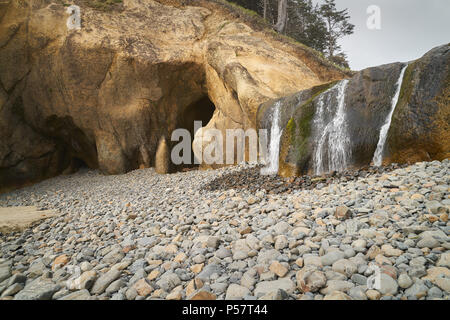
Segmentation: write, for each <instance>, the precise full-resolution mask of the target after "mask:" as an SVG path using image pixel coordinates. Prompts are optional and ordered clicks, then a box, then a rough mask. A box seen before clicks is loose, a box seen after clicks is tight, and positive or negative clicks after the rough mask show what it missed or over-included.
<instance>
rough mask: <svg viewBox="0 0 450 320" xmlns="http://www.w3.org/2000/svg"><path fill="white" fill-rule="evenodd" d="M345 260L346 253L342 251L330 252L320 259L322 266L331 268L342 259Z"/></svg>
mask: <svg viewBox="0 0 450 320" xmlns="http://www.w3.org/2000/svg"><path fill="white" fill-rule="evenodd" d="M344 258H345V253H344V252H342V251H340V250H334V251H331V252H328V253H327V254H325V255H323V256H322V257H320V260H321V261H322V265H324V266H331V265H333V263H335V262H336V261H338V260H340V259H344Z"/></svg>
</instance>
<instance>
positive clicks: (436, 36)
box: [314, 0, 450, 70]
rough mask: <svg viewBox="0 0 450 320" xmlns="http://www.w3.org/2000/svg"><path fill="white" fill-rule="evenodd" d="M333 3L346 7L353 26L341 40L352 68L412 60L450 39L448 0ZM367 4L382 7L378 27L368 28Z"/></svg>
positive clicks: (349, 1) (350, 0) (348, 0)
mask: <svg viewBox="0 0 450 320" xmlns="http://www.w3.org/2000/svg"><path fill="white" fill-rule="evenodd" d="M314 1H315V2H319V3H320V2H322V1H321V0H314ZM336 5H337V7H338V9H345V8H348V9H349V14H350V16H351V23H353V24H354V25H355V33H354V34H353V35H351V36H347V37H345V38H344V39H343V40H341V42H340V44H341V46H342V48H343V50H344V51H345V52H346V53H347V55H348V58H349V60H350V67H351V68H352V69H353V70H361V69H364V68H367V67H371V66H376V65H381V64H386V63H391V62H397V61H401V62H406V61H410V60H414V59H417V58H419V57H421V56H422V55H424V54H425V53H426V52H427V51H429V50H430V49H432V48H434V47H436V46H438V45H442V44H445V43H449V42H450V0H336ZM370 5H377V6H378V7H379V8H380V9H381V30H370V29H369V28H368V27H367V20H368V18H369V16H370V15H369V14H368V13H367V8H368V7H369V6H370Z"/></svg>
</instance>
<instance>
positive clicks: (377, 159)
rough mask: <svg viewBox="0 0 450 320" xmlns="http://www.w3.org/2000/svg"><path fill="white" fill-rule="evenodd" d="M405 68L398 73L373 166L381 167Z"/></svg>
mask: <svg viewBox="0 0 450 320" xmlns="http://www.w3.org/2000/svg"><path fill="white" fill-rule="evenodd" d="M407 67H408V65H406V66H405V67H403V69H402V72H401V73H400V77H399V79H398V81H397V84H396V85H397V89H396V91H395V95H394V97H393V98H392V103H391V110H390V111H389V114H388V116H387V118H386V121H385V122H384V124H383V126H382V127H381V130H380V138H379V140H378V145H377V149H376V150H375V154H374V156H373V160H372V161H373V163H374V165H375V166H377V167H379V166H381V164H382V162H383V151H384V145H385V144H386V139H387V134H388V132H389V128H390V127H391V121H392V115H393V114H394V111H395V107H396V106H397V103H398V99H399V97H400V91H401V89H402V84H403V77H404V75H405V71H406V68H407Z"/></svg>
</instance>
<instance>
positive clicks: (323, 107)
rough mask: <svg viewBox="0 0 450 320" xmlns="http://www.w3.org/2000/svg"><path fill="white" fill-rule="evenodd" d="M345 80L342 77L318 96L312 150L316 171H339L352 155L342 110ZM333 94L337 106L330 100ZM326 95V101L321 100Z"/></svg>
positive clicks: (316, 172)
mask: <svg viewBox="0 0 450 320" xmlns="http://www.w3.org/2000/svg"><path fill="white" fill-rule="evenodd" d="M348 82H349V81H348V80H342V81H341V82H339V83H338V84H337V85H336V86H334V87H333V88H331V89H330V90H328V91H326V92H324V93H323V94H322V95H321V96H320V97H319V99H318V100H317V103H318V108H317V111H316V113H315V115H314V119H313V122H314V128H315V130H316V132H317V133H318V134H317V140H316V141H317V143H316V147H315V150H314V153H313V164H314V171H315V174H317V175H319V174H322V173H324V172H327V171H342V170H344V169H346V168H347V166H348V159H349V157H350V155H351V150H350V148H349V145H350V137H349V135H348V130H347V119H346V114H345V92H346V89H347V85H348ZM334 97H336V100H337V101H336V102H337V106H335V104H334V103H332V102H333V100H332V99H333V98H334ZM324 99H326V101H324Z"/></svg>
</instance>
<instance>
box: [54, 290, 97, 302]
mask: <svg viewBox="0 0 450 320" xmlns="http://www.w3.org/2000/svg"><path fill="white" fill-rule="evenodd" d="M90 299H91V295H90V293H89V291H88V290H86V289H83V290H79V291H75V292H72V293H69V294H68V295H66V296H64V297H62V298H59V299H58V300H90Z"/></svg>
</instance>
